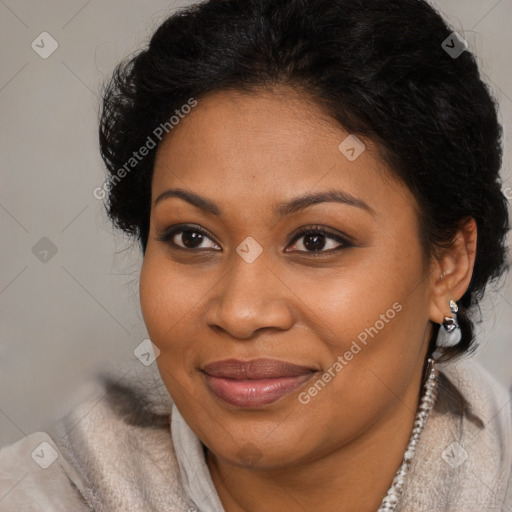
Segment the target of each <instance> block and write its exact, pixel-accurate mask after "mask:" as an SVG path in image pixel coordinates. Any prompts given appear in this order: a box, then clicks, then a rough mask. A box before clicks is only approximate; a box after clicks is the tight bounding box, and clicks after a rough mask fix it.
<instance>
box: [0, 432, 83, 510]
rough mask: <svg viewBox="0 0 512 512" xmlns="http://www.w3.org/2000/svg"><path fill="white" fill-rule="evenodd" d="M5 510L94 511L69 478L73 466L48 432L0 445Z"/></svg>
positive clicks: (1, 495) (1, 505)
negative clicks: (63, 455)
mask: <svg viewBox="0 0 512 512" xmlns="http://www.w3.org/2000/svg"><path fill="white" fill-rule="evenodd" d="M0 510H2V512H11V511H12V512H18V511H20V510H23V511H24V512H42V511H48V512H67V511H69V510H73V511H77V512H82V511H89V512H90V511H91V510H92V509H91V508H90V507H89V506H88V505H87V503H86V501H85V499H84V497H83V496H82V494H81V493H80V491H79V490H78V488H77V487H76V485H75V483H74V482H73V480H72V479H71V478H70V468H69V467H68V465H67V463H66V460H65V459H64V458H63V457H62V454H61V453H60V451H59V449H58V447H57V445H56V444H55V442H54V440H53V439H52V438H51V437H50V436H49V435H48V434H47V433H46V432H34V433H32V434H30V435H28V436H26V437H24V438H22V439H20V440H19V441H17V442H15V443H12V444H10V445H7V446H5V447H3V448H2V449H0Z"/></svg>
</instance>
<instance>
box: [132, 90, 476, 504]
mask: <svg viewBox="0 0 512 512" xmlns="http://www.w3.org/2000/svg"><path fill="white" fill-rule="evenodd" d="M348 135H349V134H348V132H347V131H346V130H344V129H343V127H341V126H340V125H339V124H338V123H337V122H336V121H334V120H333V119H332V118H330V117H329V116H328V115H327V114H325V113H324V112H323V111H322V110H321V108H320V107H319V106H318V105H317V104H315V103H314V102H313V101H312V100H311V99H310V98H308V97H307V96H306V95H305V94H304V93H299V92H298V91H296V90H294V89H291V88H289V87H286V86H279V87H275V88H274V89H273V90H270V89H265V90H264V89H260V90H258V91H257V92H255V93H254V94H247V93H243V92H235V91H217V92H214V93H212V94H209V95H207V96H205V97H202V98H201V99H200V100H198V105H197V106H196V107H195V108H194V109H193V110H192V112H191V113H190V114H188V115H187V116H186V117H185V118H184V119H183V120H181V121H180V123H179V125H178V126H176V127H175V128H174V129H173V131H172V132H170V133H169V135H168V136H167V137H166V138H164V140H163V141H162V143H161V144H160V146H159V148H158V151H157V155H156V161H155V167H154V175H153V180H152V206H151V219H150V234H149V239H148V244H147V249H146V254H145V257H144V261H143V265H142V270H141V275H140V300H141V307H142V313H143V317H144V321H145V323H146V326H147V329H148V333H149V335H150V338H151V340H152V341H153V343H154V344H155V345H156V346H157V347H158V348H159V350H160V355H159V357H158V358H157V365H158V369H159V372H160V374H161V376H162V379H163V381H164V383H165V386H166V388H167V389H168V391H169V393H170V395H171V397H172V399H173V400H174V402H175V404H176V406H177V408H178V409H179V411H180V413H181V414H182V416H183V417H184V419H185V420H186V422H187V423H188V424H189V425H190V427H191V428H192V430H193V431H194V432H195V433H196V434H197V436H198V437H199V438H200V439H201V441H202V442H203V443H204V444H205V445H206V447H207V448H208V452H207V464H208V467H209V469H210V472H211V474H212V478H213V481H214V483H215V486H216V488H217V491H218V494H219V497H220V499H221V501H222V503H223V506H224V508H225V510H226V511H227V512H239V511H251V512H260V511H276V510H287V511H304V510H316V509H319V508H320V509H321V510H323V511H326V512H330V511H333V512H334V511H336V512H339V511H340V510H342V511H358V512H365V511H368V512H370V511H371V512H374V511H375V510H377V508H378V507H379V505H380V503H381V500H382V499H383V497H384V495H385V493H386V491H387V489H388V488H389V486H390V484H391V481H392V479H393V476H394V474H395V472H396V469H397V468H398V466H399V465H400V463H401V461H402V457H403V453H404V450H405V447H406V445H407V443H408V440H409V436H410V433H411V429H412V425H413V421H414V414H415V411H416V407H417V404H418V399H419V393H420V389H421V382H422V371H423V365H424V361H425V357H426V353H427V346H428V340H429V337H430V334H431V327H432V323H431V322H436V323H441V322H442V320H443V317H444V316H445V315H450V310H449V300H450V299H451V298H453V299H454V300H458V299H459V298H460V297H461V296H462V295H463V294H464V292H465V290H466V289H467V287H468V285H469V282H470V279H471V274H472V270H473V264H474V259H475V247H476V226H475V223H474V221H473V220H472V219H469V220H468V221H467V222H466V223H465V224H463V225H462V226H461V229H460V230H459V232H458V233H457V236H456V238H455V241H454V244H453V246H452V248H451V249H449V250H446V251H445V253H443V254H441V255H439V256H438V258H432V259H427V258H426V257H425V254H424V252H423V251H422V247H421V244H420V239H419V236H418V207H417V203H416V200H415V198H414V196H413V195H412V194H411V193H410V191H409V190H408V189H407V188H406V187H405V186H403V185H401V184H400V183H399V182H398V181H397V180H396V179H394V178H393V177H392V175H390V173H389V169H388V168H387V167H386V165H385V163H384V162H383V160H382V159H381V158H380V155H379V152H378V148H377V147H376V146H375V145H374V144H372V142H371V141H370V140H367V139H362V138H361V140H363V141H364V143H365V145H366V149H365V151H364V152H363V153H362V154H361V155H360V156H359V157H358V158H357V159H356V160H354V161H349V160H348V159H347V158H346V157H345V156H344V155H343V154H342V153H341V152H340V150H339V149H338V145H339V144H340V142H341V141H343V140H344V139H345V138H346V137H347V136H348ZM176 188H180V189H184V190H186V191H189V192H193V193H195V194H198V195H200V196H203V197H205V198H207V199H209V200H210V201H211V202H213V203H215V204H216V205H217V206H218V208H219V209H220V210H221V211H222V215H219V216H216V215H213V214H212V213H207V212H203V211H202V210H200V209H199V208H197V207H196V206H194V205H192V204H190V203H189V202H188V201H186V200H184V199H182V198H179V197H168V198H166V199H163V200H161V201H160V202H159V203H158V204H156V205H155V199H156V198H157V197H158V196H159V195H160V194H162V193H163V192H164V191H166V190H168V189H176ZM329 189H337V190H341V191H343V192H345V193H348V194H351V195H352V196H354V197H355V198H357V199H359V200H361V201H364V202H365V203H366V204H367V205H368V207H369V210H368V209H365V208H362V207H358V206H354V205H350V204H342V203H338V202H322V203H319V204H315V205H310V206H309V207H307V208H305V209H303V210H300V211H296V212H293V213H288V214H286V215H284V216H282V217H278V216H276V215H275V214H274V211H273V208H274V207H275V205H277V204H280V203H282V202H286V201H289V200H291V199H293V198H295V197H297V196H300V195H303V194H310V193H317V192H320V191H326V190H329ZM179 223H190V224H193V225H194V226H195V227H196V228H197V226H199V227H201V228H203V229H206V230H207V231H209V232H210V233H211V234H212V237H211V238H209V237H208V236H206V237H204V238H203V241H202V242H198V243H197V245H196V246H198V247H200V248H197V249H190V248H186V247H185V248H182V249H181V250H180V249H179V248H176V249H174V248H172V246H171V243H170V241H167V242H165V241H159V240H158V237H159V236H161V235H162V234H163V233H164V231H165V230H166V229H167V228H169V227H170V226H173V225H176V224H179ZM315 225H320V228H321V229H322V228H323V229H324V230H328V231H330V232H331V233H334V234H339V235H341V236H343V235H346V236H348V237H351V238H352V242H351V244H352V245H350V246H345V245H342V244H340V242H337V241H336V240H334V239H331V238H330V237H329V235H326V238H325V245H324V246H323V247H320V249H318V250H317V251H316V252H315V251H314V249H313V250H312V249H311V248H309V249H308V247H307V246H306V245H304V244H305V238H307V237H304V236H301V237H300V238H297V239H295V240H294V238H293V235H294V232H295V231H296V230H297V229H298V228H301V227H304V226H307V227H309V226H315ZM194 226H193V227H189V228H188V229H191V230H192V231H194ZM185 229H187V228H185ZM246 237H253V238H254V239H255V240H256V241H257V243H258V244H259V245H260V246H261V248H262V250H263V251H262V253H261V254H260V255H259V256H258V257H257V258H256V259H255V260H254V261H253V262H252V263H248V262H246V261H245V260H244V259H243V258H242V257H241V256H240V255H239V254H238V253H237V252H236V249H237V247H238V246H239V245H240V244H241V243H242V242H243V241H244V240H245V239H246ZM189 239H190V233H189V238H187V239H186V240H189ZM172 240H173V241H174V242H175V243H176V244H177V245H181V246H184V245H185V243H184V241H183V230H182V231H181V232H179V233H177V234H175V235H174V236H173V237H172ZM186 240H185V242H186ZM309 247H311V246H309ZM336 248H340V249H339V250H335V249H336ZM319 251H320V254H318V252H319ZM327 251H328V252H327ZM443 272H444V273H445V276H444V277H443V278H441V277H440V276H441V274H443ZM394 303H398V304H399V305H400V306H402V309H401V310H400V311H399V312H397V313H396V315H395V316H394V318H393V319H391V320H389V321H388V322H386V323H385V325H384V327H383V328H381V329H380V330H378V333H377V334H376V335H375V334H374V336H373V337H368V343H367V345H366V346H362V349H361V350H360V351H359V352H358V353H357V354H356V355H354V357H353V359H352V360H351V361H349V362H348V364H346V365H345V366H344V367H343V369H342V370H341V371H339V372H338V373H336V376H335V377H334V378H332V380H331V381H330V382H329V383H328V384H327V385H326V386H325V387H324V388H323V389H322V390H321V392H319V393H318V394H317V395H316V396H314V397H311V400H310V402H309V403H307V404H304V403H301V402H300V401H299V399H298V397H299V394H300V393H301V392H304V391H307V390H308V389H309V388H310V387H311V386H312V384H313V383H314V382H315V381H316V380H317V379H318V378H319V377H321V376H322V374H324V373H325V372H326V371H327V370H328V369H329V368H332V366H333V363H334V362H335V361H336V358H337V356H339V355H343V354H344V353H345V352H346V351H347V350H349V349H350V346H351V344H352V342H353V341H354V340H356V339H357V336H358V335H359V334H360V333H361V332H363V331H364V330H365V329H366V328H369V327H370V326H374V325H375V324H376V321H377V320H379V319H380V318H382V317H381V315H383V314H386V311H387V310H389V309H390V308H392V305H393V304H394ZM257 357H270V358H275V359H282V360H286V361H290V362H292V363H295V364H300V365H305V366H310V367H312V368H314V369H315V370H316V373H315V374H314V376H313V377H312V379H311V380H310V381H308V382H306V383H305V384H304V385H303V386H302V387H301V388H300V389H299V390H297V391H294V392H293V393H291V394H289V395H286V396H284V397H282V398H280V399H279V400H277V401H276V402H274V403H272V404H269V405H267V406H264V407H261V408H259V409H254V408H253V409H250V410H244V409H239V408H236V407H233V406H230V405H228V404H225V403H223V402H222V401H220V400H219V399H218V398H217V397H216V396H215V395H213V394H212V393H211V392H210V391H209V389H208V387H207V385H206V383H205V379H204V375H203V374H202V373H201V372H200V371H199V368H200V367H201V366H203V365H204V364H206V363H210V362H213V361H217V360H221V359H227V358H237V359H242V360H249V359H253V358H257Z"/></svg>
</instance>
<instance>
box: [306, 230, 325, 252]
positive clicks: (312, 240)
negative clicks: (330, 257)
mask: <svg viewBox="0 0 512 512" xmlns="http://www.w3.org/2000/svg"><path fill="white" fill-rule="evenodd" d="M324 246H325V235H322V234H320V235H318V234H316V235H311V234H309V235H306V236H305V237H304V247H305V248H306V249H311V250H313V251H316V250H319V249H323V248H324Z"/></svg>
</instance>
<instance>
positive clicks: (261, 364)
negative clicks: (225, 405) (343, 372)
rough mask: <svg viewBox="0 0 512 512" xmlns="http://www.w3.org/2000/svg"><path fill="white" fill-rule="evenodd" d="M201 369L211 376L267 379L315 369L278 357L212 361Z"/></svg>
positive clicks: (294, 375) (304, 372)
mask: <svg viewBox="0 0 512 512" xmlns="http://www.w3.org/2000/svg"><path fill="white" fill-rule="evenodd" d="M202 371H203V372H204V373H207V374H208V375H211V376H212V377H225V378H228V379H268V378H276V377H296V376H298V375H305V374H307V373H310V372H313V371H315V370H313V369H312V368H308V367H306V366H300V365H297V364H293V363H289V362H288V361H282V360H279V359H267V358H260V359H251V360H250V361H240V360H238V359H224V360H222V361H214V362H213V363H209V364H207V365H205V366H204V367H203V368H202Z"/></svg>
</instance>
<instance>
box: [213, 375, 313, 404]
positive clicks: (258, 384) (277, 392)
mask: <svg viewBox="0 0 512 512" xmlns="http://www.w3.org/2000/svg"><path fill="white" fill-rule="evenodd" d="M313 375H314V373H313V372H311V373H307V374H304V375H297V376H295V377H277V378H272V379H246V380H235V379H227V378H223V377H212V376H211V375H208V374H205V377H206V382H207V384H208V387H209V388H210V391H212V393H213V394H214V395H216V396H217V397H219V398H220V399H222V400H224V402H227V403H228V404H230V405H234V406H236V407H261V406H263V405H267V404H271V403H272V402H275V401H276V400H278V399H279V398H281V397H283V396H285V395H287V394H288V393H291V392H293V391H295V390H296V389H298V388H300V387H301V386H302V385H303V384H304V383H305V382H307V381H308V380H309V379H311V377H312V376H313Z"/></svg>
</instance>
